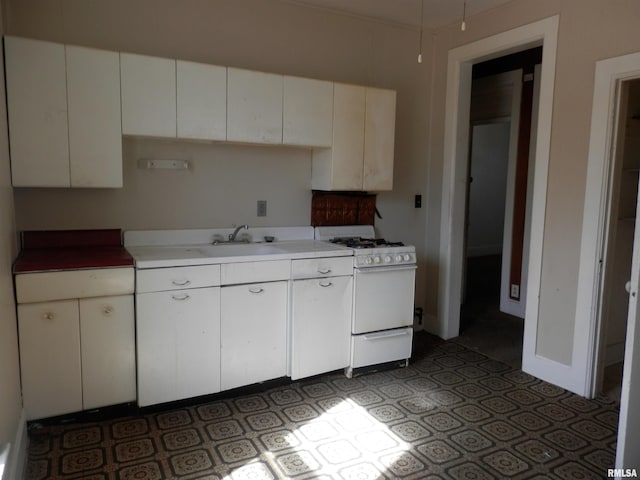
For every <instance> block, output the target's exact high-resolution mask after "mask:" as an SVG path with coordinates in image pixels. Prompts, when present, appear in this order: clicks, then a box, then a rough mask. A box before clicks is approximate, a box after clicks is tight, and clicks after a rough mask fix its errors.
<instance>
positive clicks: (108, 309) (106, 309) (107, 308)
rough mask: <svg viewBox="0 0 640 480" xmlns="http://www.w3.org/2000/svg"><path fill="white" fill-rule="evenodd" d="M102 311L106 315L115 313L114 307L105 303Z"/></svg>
mask: <svg viewBox="0 0 640 480" xmlns="http://www.w3.org/2000/svg"><path fill="white" fill-rule="evenodd" d="M102 313H104V314H105V315H111V314H112V313H113V307H112V306H111V305H105V306H104V308H103V309H102Z"/></svg>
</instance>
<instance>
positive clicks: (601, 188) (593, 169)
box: [573, 53, 640, 398]
mask: <svg viewBox="0 0 640 480" xmlns="http://www.w3.org/2000/svg"><path fill="white" fill-rule="evenodd" d="M634 78H640V53H634V54H630V55H624V56H621V57H615V58H609V59H606V60H601V61H599V62H596V71H595V83H594V92H593V109H592V113H591V136H590V141H589V160H588V166H587V184H586V192H585V203H584V216H583V223H582V243H581V247H580V270H579V276H578V295H577V305H576V318H575V325H576V327H575V331H576V336H575V342H574V349H573V361H574V363H577V364H579V365H580V367H581V372H580V373H581V375H582V377H583V378H584V384H585V388H584V392H583V395H584V396H586V397H589V398H592V397H594V396H595V395H596V394H597V393H598V392H596V389H597V384H596V379H597V366H598V358H599V355H600V354H601V352H600V336H601V328H602V325H601V321H600V316H601V314H600V311H601V306H600V303H601V302H600V301H601V297H602V292H601V286H602V278H601V276H602V270H603V262H604V261H605V258H604V255H605V248H606V236H607V230H608V224H609V218H608V216H609V203H610V196H611V193H610V188H611V178H612V177H611V176H612V167H613V161H612V152H613V149H614V148H615V144H614V142H615V139H614V138H613V135H614V133H615V128H616V121H617V118H616V112H617V109H618V105H617V90H618V85H619V83H620V82H621V81H624V80H632V79H634ZM630 331H632V330H631V329H630V325H628V326H627V332H630ZM633 331H635V330H633ZM630 340H632V339H629V338H627V345H630V343H629V341H630ZM625 355H626V353H625ZM625 359H626V356H625ZM625 368H626V365H625Z"/></svg>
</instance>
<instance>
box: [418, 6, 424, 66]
mask: <svg viewBox="0 0 640 480" xmlns="http://www.w3.org/2000/svg"><path fill="white" fill-rule="evenodd" d="M423 30H424V0H420V43H418V63H422V31H423Z"/></svg>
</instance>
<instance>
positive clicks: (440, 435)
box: [27, 334, 618, 480]
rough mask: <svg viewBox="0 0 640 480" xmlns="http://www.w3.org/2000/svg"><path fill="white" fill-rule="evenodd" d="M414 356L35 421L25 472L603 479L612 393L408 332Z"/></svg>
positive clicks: (97, 478)
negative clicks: (183, 401)
mask: <svg viewBox="0 0 640 480" xmlns="http://www.w3.org/2000/svg"><path fill="white" fill-rule="evenodd" d="M415 352H416V353H415V355H414V360H413V361H412V364H411V365H410V366H409V367H408V368H397V369H391V370H385V371H382V372H378V373H368V374H363V375H359V376H356V377H354V378H353V379H351V380H349V379H347V378H345V377H344V376H343V375H342V374H340V373H334V374H330V375H324V376H320V377H314V378H312V379H307V380H303V381H297V382H292V383H290V384H287V385H279V386H276V387H272V388H268V389H264V390H261V391H258V392H252V393H248V394H245V395H242V396H234V397H227V398H219V399H215V400H210V401H208V402H207V403H199V404H191V405H187V406H180V407H173V408H171V409H166V410H162V411H156V412H154V413H144V414H138V415H134V416H126V417H117V418H110V419H107V420H101V421H95V420H91V419H89V420H87V419H85V420H84V421H67V422H57V423H51V424H31V425H30V428H29V436H30V447H29V458H28V466H27V478H28V479H32V480H39V479H45V478H49V479H69V480H70V479H87V480H104V479H111V480H134V479H136V480H156V479H166V478H180V479H202V480H205V479H207V480H214V479H225V480H240V479H243V480H244V479H247V480H248V479H255V480H258V479H281V478H294V479H311V478H314V479H354V480H355V479H358V480H369V479H371V480H373V479H376V480H378V479H401V478H402V479H433V480H435V479H465V480H466V479H468V480H471V479H506V478H513V479H540V480H542V479H592V478H593V479H599V480H600V479H602V478H606V476H607V468H613V464H614V457H615V446H616V430H617V423H618V405H617V404H616V403H615V402H612V401H609V400H607V399H606V398H599V399H596V400H585V399H583V398H581V397H578V396H576V395H573V394H571V393H569V392H567V391H565V390H562V389H560V388H557V387H554V386H552V385H549V384H547V383H545V382H542V381H540V380H537V379H535V378H533V377H531V376H529V375H527V374H524V373H522V372H521V371H518V370H514V369H512V368H511V367H509V366H507V365H505V364H503V363H500V362H497V361H494V360H491V359H489V358H487V357H485V356H483V355H481V354H479V353H477V352H474V351H471V350H468V349H467V348H465V347H464V346H462V345H459V344H456V343H452V342H444V341H441V340H438V339H436V338H435V337H431V336H429V335H426V334H416V348H415Z"/></svg>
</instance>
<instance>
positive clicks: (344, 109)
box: [311, 83, 396, 191]
mask: <svg viewBox="0 0 640 480" xmlns="http://www.w3.org/2000/svg"><path fill="white" fill-rule="evenodd" d="M333 105H334V109H333V144H332V148H331V149H316V150H314V152H313V173H312V180H311V184H312V188H314V189H317V190H364V191H369V190H371V191H383V190H391V189H392V188H393V155H394V154H393V148H394V138H395V105H396V93H395V91H393V90H384V89H378V88H370V87H362V86H357V85H345V84H338V83H336V84H335V85H334V93H333Z"/></svg>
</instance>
